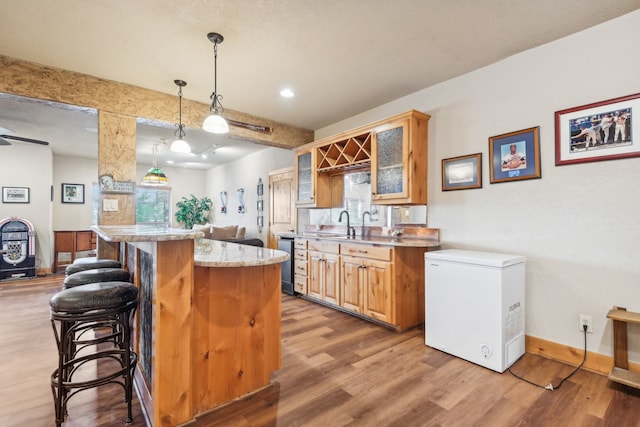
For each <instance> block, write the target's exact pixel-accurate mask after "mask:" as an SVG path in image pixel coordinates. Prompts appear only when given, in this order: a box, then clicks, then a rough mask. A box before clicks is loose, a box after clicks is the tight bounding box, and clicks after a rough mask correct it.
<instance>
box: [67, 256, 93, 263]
mask: <svg viewBox="0 0 640 427" xmlns="http://www.w3.org/2000/svg"><path fill="white" fill-rule="evenodd" d="M96 261H98V258H96V257H94V256H88V257H82V258H76V259H74V260H73V262H72V263H71V264H87V263H89V264H90V263H92V262H96Z"/></svg>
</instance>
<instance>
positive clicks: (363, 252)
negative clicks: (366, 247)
mask: <svg viewBox="0 0 640 427" xmlns="http://www.w3.org/2000/svg"><path fill="white" fill-rule="evenodd" d="M358 253H359V254H368V253H369V251H363V250H362V249H358Z"/></svg>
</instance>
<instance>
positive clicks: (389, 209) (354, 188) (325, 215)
mask: <svg viewBox="0 0 640 427" xmlns="http://www.w3.org/2000/svg"><path fill="white" fill-rule="evenodd" d="M343 210H346V211H347V212H349V220H350V224H351V225H362V216H363V214H364V212H369V213H370V214H371V217H369V216H367V217H366V218H365V225H368V226H369V225H371V226H380V227H393V226H395V225H396V224H418V225H424V226H426V225H427V206H426V205H420V206H387V205H373V204H371V172H369V171H366V172H353V173H349V174H346V175H345V176H344V194H343V206H342V207H339V208H331V209H298V215H299V217H298V219H299V222H300V225H301V226H304V225H305V224H315V225H346V221H343V223H342V224H341V223H340V222H338V217H339V216H340V212H342V211H343Z"/></svg>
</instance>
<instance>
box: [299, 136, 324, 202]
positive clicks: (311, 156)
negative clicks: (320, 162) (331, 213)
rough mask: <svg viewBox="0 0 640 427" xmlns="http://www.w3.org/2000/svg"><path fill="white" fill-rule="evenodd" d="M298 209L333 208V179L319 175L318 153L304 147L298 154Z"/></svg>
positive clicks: (308, 147) (322, 174)
mask: <svg viewBox="0 0 640 427" xmlns="http://www.w3.org/2000/svg"><path fill="white" fill-rule="evenodd" d="M296 186H297V188H296V207H305V208H328V207H331V177H330V176H329V175H328V174H325V173H318V171H317V167H316V151H315V149H314V148H313V147H311V146H304V147H302V149H301V150H300V151H298V152H297V153H296Z"/></svg>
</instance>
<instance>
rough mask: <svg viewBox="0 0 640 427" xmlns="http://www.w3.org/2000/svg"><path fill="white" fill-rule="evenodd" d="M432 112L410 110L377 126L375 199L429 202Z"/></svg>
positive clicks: (373, 157) (373, 163) (381, 201)
mask: <svg viewBox="0 0 640 427" xmlns="http://www.w3.org/2000/svg"><path fill="white" fill-rule="evenodd" d="M429 118H430V116H429V115H427V114H424V113H420V112H418V111H409V112H407V113H404V114H400V115H398V116H394V117H391V118H390V119H388V120H385V121H384V122H383V123H379V124H378V126H376V127H375V128H374V130H373V138H372V144H371V145H372V149H371V151H372V153H371V192H372V202H373V203H375V204H379V205H385V204H386V205H426V204H427V199H428V197H427V160H428V158H427V157H428V124H429Z"/></svg>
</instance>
